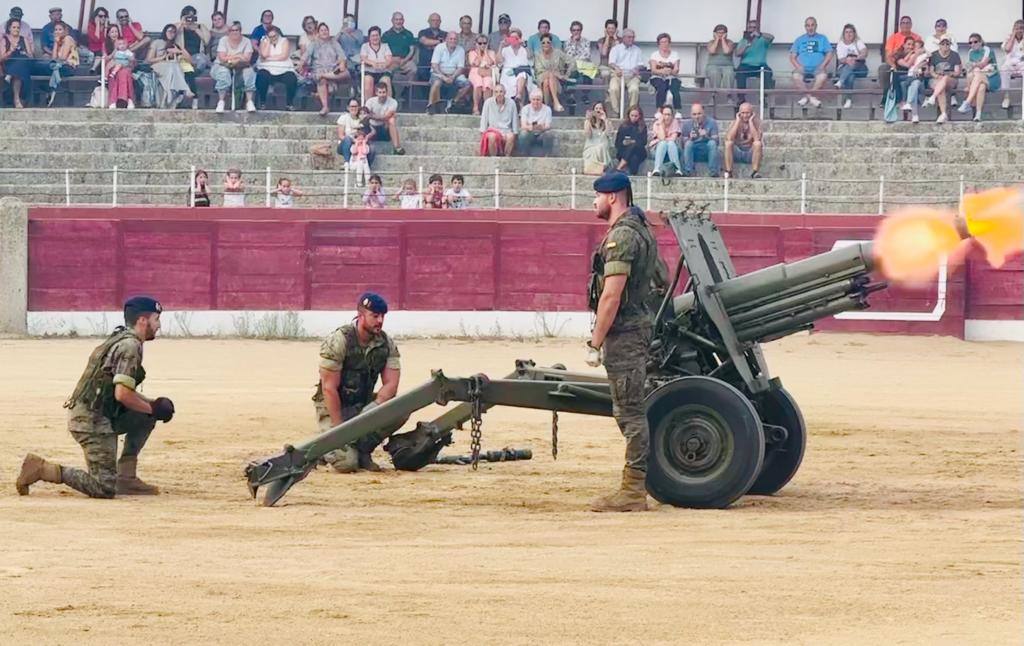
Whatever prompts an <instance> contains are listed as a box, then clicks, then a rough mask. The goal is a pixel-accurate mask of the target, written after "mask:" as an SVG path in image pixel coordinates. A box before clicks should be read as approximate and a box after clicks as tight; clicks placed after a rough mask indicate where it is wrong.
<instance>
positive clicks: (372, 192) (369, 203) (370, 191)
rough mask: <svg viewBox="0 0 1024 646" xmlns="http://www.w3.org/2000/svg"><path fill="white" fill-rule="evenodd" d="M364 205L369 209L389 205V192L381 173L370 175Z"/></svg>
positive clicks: (383, 207)
mask: <svg viewBox="0 0 1024 646" xmlns="http://www.w3.org/2000/svg"><path fill="white" fill-rule="evenodd" d="M363 206H364V207H366V208H368V209H386V208H387V206H388V193H387V191H385V190H384V182H382V181H381V179H380V175H370V182H369V186H367V187H366V192H365V193H363Z"/></svg>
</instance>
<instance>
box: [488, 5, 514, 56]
mask: <svg viewBox="0 0 1024 646" xmlns="http://www.w3.org/2000/svg"><path fill="white" fill-rule="evenodd" d="M511 28H512V19H511V18H509V17H508V14H507V13H503V14H501V15H500V16H498V31H492V32H491V33H490V34H488V36H487V49H489V50H491V51H492V52H495V53H497V52H500V51H501V50H503V49H505V47H507V46H508V42H507V41H506V39H507V38H508V34H509V30H510V29H511Z"/></svg>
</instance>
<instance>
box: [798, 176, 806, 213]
mask: <svg viewBox="0 0 1024 646" xmlns="http://www.w3.org/2000/svg"><path fill="white" fill-rule="evenodd" d="M805 213H807V173H803V174H801V175H800V215H803V214H805Z"/></svg>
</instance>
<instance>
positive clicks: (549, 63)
mask: <svg viewBox="0 0 1024 646" xmlns="http://www.w3.org/2000/svg"><path fill="white" fill-rule="evenodd" d="M572 66H573V61H572V59H571V58H569V57H568V56H567V55H566V54H565V52H563V51H562V50H560V49H555V46H554V43H553V42H552V39H551V34H545V35H543V36H541V38H540V51H539V52H537V53H536V54H535V55H534V57H533V69H534V72H535V73H536V78H537V82H538V83H539V84H540V89H541V96H542V97H543V99H544V103H547V104H548V105H550V106H551V107H552V108H553V109H554V110H555V112H565V108H564V107H562V102H561V101H560V100H559V98H558V97H559V94H561V92H562V89H563V87H564V85H563V84H564V83H565V82H566V81H568V80H569V74H571V73H572V69H573V67H572ZM530 95H531V97H532V96H533V93H532V92H531V93H530Z"/></svg>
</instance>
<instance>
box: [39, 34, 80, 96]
mask: <svg viewBox="0 0 1024 646" xmlns="http://www.w3.org/2000/svg"><path fill="white" fill-rule="evenodd" d="M52 34H53V39H54V41H53V44H52V46H51V47H50V49H49V50H47V51H48V52H49V53H48V54H47V56H48V58H49V60H44V61H42V68H41V69H40V70H39V71H38V72H37V73H40V74H49V75H50V82H49V86H50V98H49V100H48V101H47V103H46V105H47V107H49V106H51V105H53V102H54V99H56V98H57V88H59V87H60V84H61V81H62V80H63V79H64V78H66V77H68V76H74V74H75V70H76V69H77V68H78V63H79V51H78V44H77V43H76V42H75V39H74V38H73V37H72V36H71V35H70V34H69V33H68V26H67V25H65V24H64V23H62V22H61V23H58V24H57V25H55V26H54V28H53V32H52Z"/></svg>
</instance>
